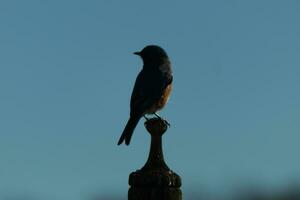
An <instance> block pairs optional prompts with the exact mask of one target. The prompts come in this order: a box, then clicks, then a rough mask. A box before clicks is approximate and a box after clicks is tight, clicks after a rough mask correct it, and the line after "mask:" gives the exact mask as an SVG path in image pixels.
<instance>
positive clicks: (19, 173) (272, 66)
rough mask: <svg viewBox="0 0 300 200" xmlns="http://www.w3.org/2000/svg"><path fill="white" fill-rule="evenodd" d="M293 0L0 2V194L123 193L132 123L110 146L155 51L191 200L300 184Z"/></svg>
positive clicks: (173, 163)
mask: <svg viewBox="0 0 300 200" xmlns="http://www.w3.org/2000/svg"><path fill="white" fill-rule="evenodd" d="M299 10H300V3H299V2H298V1H292V0H291V1H285V2H283V1H226V2H225V1H151V2H146V1H104V0H103V1H76V0H74V1H48V2H46V1H44V2H42V1H17V0H16V1H1V3H0V24H1V31H0V43H1V46H0V55H1V59H0V122H1V126H0V158H1V165H0V177H1V179H0V198H1V196H3V197H11V195H12V196H18V195H20V196H22V195H25V196H26V195H29V196H33V197H36V198H37V199H45V200H46V199H64V200H66V199H72V200H75V199H86V198H87V197H89V196H93V195H97V194H102V193H105V194H106V193H118V194H122V195H126V192H127V189H128V186H127V180H128V175H129V173H130V172H132V171H134V170H136V169H139V168H140V167H142V165H143V164H144V163H145V160H146V158H147V154H148V148H149V137H148V134H147V133H146V131H145V129H144V127H143V121H141V122H140V124H139V125H138V127H137V129H136V131H135V134H134V136H133V140H132V144H131V145H130V146H129V147H126V146H120V147H118V146H117V145H116V143H117V140H118V138H119V135H120V134H121V132H122V129H123V127H124V125H125V123H126V121H127V119H128V115H129V98H130V94H131V90H132V87H133V83H134V80H135V77H136V75H137V73H138V72H139V70H140V69H141V66H142V61H141V60H140V59H139V58H138V57H136V56H135V55H133V54H132V52H134V51H137V50H141V49H142V48H143V47H144V46H146V45H148V44H158V45H160V46H162V47H163V48H165V50H166V51H167V52H168V54H169V56H170V58H171V61H172V64H173V70H174V90H173V94H172V97H171V99H170V101H169V104H168V105H167V107H166V108H165V109H164V110H163V111H162V112H161V115H162V116H164V117H165V118H166V119H168V121H169V122H170V123H171V128H170V129H169V130H168V132H167V133H166V135H165V136H164V152H165V157H166V160H167V163H168V164H169V166H170V167H171V168H172V169H173V170H174V171H176V172H178V173H179V174H180V175H181V176H182V179H183V184H184V185H183V191H184V192H185V191H186V193H188V191H189V190H191V188H203V190H205V189H208V190H212V191H214V192H222V191H225V190H229V189H230V188H234V187H235V186H236V185H239V184H240V183H245V184H247V183H249V182H251V183H252V182H253V183H254V184H261V185H264V186H268V187H269V186H271V187H282V186H284V185H286V184H288V183H290V182H291V181H295V180H297V178H300V162H299V159H298V152H299V144H298V143H299V142H298V141H299V139H300V136H299V132H300V123H299V118H300V116H299V115H300V94H299V86H300V79H299V75H300V68H299V65H300V57H299V53H300V38H299V35H300V26H299V18H300V13H299Z"/></svg>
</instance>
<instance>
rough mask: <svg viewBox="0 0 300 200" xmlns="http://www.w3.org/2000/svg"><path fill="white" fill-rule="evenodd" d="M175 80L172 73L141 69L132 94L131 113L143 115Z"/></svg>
mask: <svg viewBox="0 0 300 200" xmlns="http://www.w3.org/2000/svg"><path fill="white" fill-rule="evenodd" d="M172 81H173V77H172V74H170V73H159V74H155V75H153V74H146V73H145V72H143V71H141V72H140V74H139V75H138V77H137V79H136V82H135V85H134V88H133V92H132V95H131V102H130V108H131V115H135V114H139V115H142V114H143V113H144V112H145V111H146V110H147V109H149V107H151V106H152V105H153V103H154V102H156V101H157V100H158V99H160V98H161V96H162V95H163V91H164V90H165V88H166V87H167V86H168V85H169V84H171V83H172Z"/></svg>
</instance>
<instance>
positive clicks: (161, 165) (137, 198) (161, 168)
mask: <svg viewBox="0 0 300 200" xmlns="http://www.w3.org/2000/svg"><path fill="white" fill-rule="evenodd" d="M145 126H146V129H147V131H148V132H149V133H150V135H151V147H150V153H149V157H148V160H147V162H146V164H145V165H144V167H142V169H140V170H137V171H135V172H133V173H131V174H130V176H129V185H130V186H131V187H130V189H129V191H128V200H141V199H142V200H182V193H181V189H180V186H181V178H180V177H179V176H178V175H177V174H176V173H175V172H173V171H172V170H170V168H169V167H168V166H167V164H166V163H165V161H164V155H163V150H162V135H163V134H164V133H165V132H166V131H167V129H168V125H167V124H166V123H165V121H164V120H162V119H160V118H152V119H149V120H147V121H146V123H145Z"/></svg>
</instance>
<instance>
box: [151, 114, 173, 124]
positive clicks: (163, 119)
mask: <svg viewBox="0 0 300 200" xmlns="http://www.w3.org/2000/svg"><path fill="white" fill-rule="evenodd" d="M153 114H154V115H155V116H156V117H157V118H159V119H161V120H162V121H164V122H165V123H166V124H167V125H168V126H169V127H170V126H171V125H170V123H169V122H168V121H167V120H165V119H163V118H162V117H161V116H159V115H158V114H157V113H156V112H154V113H153Z"/></svg>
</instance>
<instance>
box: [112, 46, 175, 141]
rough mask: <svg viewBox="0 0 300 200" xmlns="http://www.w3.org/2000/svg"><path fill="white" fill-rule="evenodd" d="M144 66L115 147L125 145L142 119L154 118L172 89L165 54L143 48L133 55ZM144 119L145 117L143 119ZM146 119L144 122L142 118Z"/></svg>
mask: <svg viewBox="0 0 300 200" xmlns="http://www.w3.org/2000/svg"><path fill="white" fill-rule="evenodd" d="M134 54H136V55H139V56H140V57H141V58H142V59H143V62H144V65H143V69H142V70H141V72H140V73H139V75H138V76H137V78H136V81H135V85H134V88H133V91H132V95H131V101H130V118H129V120H128V122H127V124H126V127H125V129H124V131H123V133H122V135H121V137H120V139H119V142H118V145H120V144H122V143H123V141H124V140H125V144H126V145H129V143H130V139H131V136H132V134H133V131H134V129H135V127H136V125H137V124H138V122H139V120H140V118H141V117H142V116H144V117H145V114H155V115H156V116H157V117H159V116H158V115H157V114H156V111H158V110H160V109H162V108H163V107H164V105H165V104H166V103H167V101H168V99H169V96H170V93H171V89H172V80H173V76H172V69H171V63H170V60H169V57H168V55H167V53H166V52H165V51H164V50H163V49H162V48H161V47H159V46H156V45H149V46H146V47H145V48H144V49H143V50H142V51H141V52H135V53H134ZM145 118H146V117H145ZM146 119H147V118H146Z"/></svg>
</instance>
